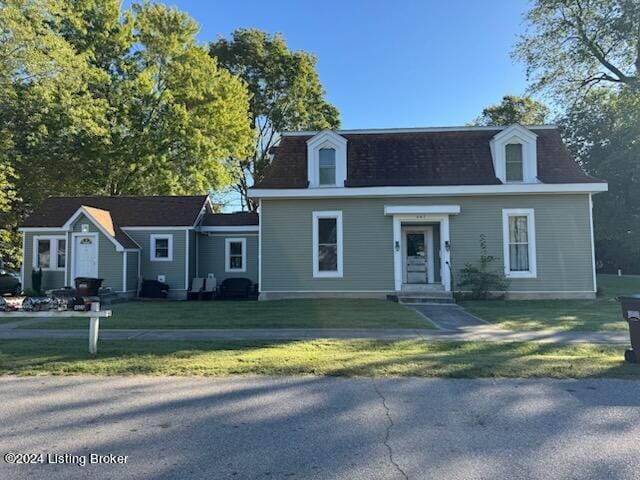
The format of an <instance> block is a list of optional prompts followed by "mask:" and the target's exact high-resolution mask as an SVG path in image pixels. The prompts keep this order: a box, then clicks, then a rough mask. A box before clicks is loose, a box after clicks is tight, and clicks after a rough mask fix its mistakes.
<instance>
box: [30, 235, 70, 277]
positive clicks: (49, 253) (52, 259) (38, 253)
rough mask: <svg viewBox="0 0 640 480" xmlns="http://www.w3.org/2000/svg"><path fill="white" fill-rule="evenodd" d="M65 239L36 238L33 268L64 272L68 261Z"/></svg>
mask: <svg viewBox="0 0 640 480" xmlns="http://www.w3.org/2000/svg"><path fill="white" fill-rule="evenodd" d="M66 250H67V240H66V239H65V238H64V237H34V257H33V268H41V269H43V270H64V268H65V266H66V260H67V252H66Z"/></svg>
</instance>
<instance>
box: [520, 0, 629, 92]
mask: <svg viewBox="0 0 640 480" xmlns="http://www.w3.org/2000/svg"><path fill="white" fill-rule="evenodd" d="M526 20H527V21H528V23H529V29H528V31H527V33H526V34H525V35H523V36H522V38H521V39H520V42H519V43H518V45H517V47H516V50H515V52H514V54H515V56H516V58H518V59H520V60H523V61H524V62H525V63H526V65H527V74H528V76H529V78H530V79H531V80H532V81H533V85H532V87H533V89H534V90H537V91H540V90H545V91H549V92H551V93H554V94H556V95H557V96H558V97H559V99H560V101H561V102H563V103H564V102H566V100H567V99H573V98H574V97H575V96H576V95H580V94H584V93H585V92H586V91H587V90H588V89H589V88H591V87H593V86H597V85H607V86H616V85H617V86H621V85H624V86H627V87H629V88H633V89H634V90H636V91H639V90H640V77H639V75H640V2H638V0H536V1H535V2H534V6H533V8H532V9H531V10H530V11H529V12H528V14H527V15H526Z"/></svg>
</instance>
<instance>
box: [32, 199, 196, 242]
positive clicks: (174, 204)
mask: <svg viewBox="0 0 640 480" xmlns="http://www.w3.org/2000/svg"><path fill="white" fill-rule="evenodd" d="M206 200H207V196H206V195H193V196H146V197H143V196H138V197H49V198H47V199H46V200H45V201H44V202H43V203H42V205H41V206H40V207H39V208H38V209H36V211H34V212H33V214H32V215H30V216H29V217H28V218H27V219H26V220H25V221H24V222H23V224H22V227H27V228H29V227H31V228H33V227H48V228H51V227H62V226H63V225H64V224H65V223H66V222H67V220H69V218H70V217H71V216H72V215H73V214H74V213H75V212H76V211H77V210H78V209H79V208H80V207H85V209H86V208H89V209H92V210H90V211H91V212H94V213H96V215H95V216H94V215H93V213H92V217H93V218H94V219H95V220H96V221H98V222H100V223H101V224H102V222H105V223H108V222H109V220H108V219H107V217H106V215H105V213H104V212H106V213H108V214H109V216H110V219H111V223H112V226H113V230H114V233H115V234H117V233H118V230H119V229H121V228H126V227H192V226H193V225H194V223H195V222H196V220H197V219H198V216H199V214H200V212H201V210H202V207H203V206H204V204H205V202H206ZM103 226H104V225H103Z"/></svg>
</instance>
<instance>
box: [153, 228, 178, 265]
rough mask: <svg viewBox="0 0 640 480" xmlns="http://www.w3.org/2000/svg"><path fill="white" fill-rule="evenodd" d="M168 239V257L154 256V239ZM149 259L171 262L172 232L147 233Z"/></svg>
mask: <svg viewBox="0 0 640 480" xmlns="http://www.w3.org/2000/svg"><path fill="white" fill-rule="evenodd" d="M164 239H167V240H168V250H169V251H168V257H167V258H158V257H156V243H155V242H156V240H164ZM149 261H151V262H172V261H173V234H172V233H156V234H152V235H149Z"/></svg>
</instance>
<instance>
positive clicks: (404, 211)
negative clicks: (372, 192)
mask: <svg viewBox="0 0 640 480" xmlns="http://www.w3.org/2000/svg"><path fill="white" fill-rule="evenodd" d="M459 213H460V205H405V206H402V205H401V206H396V205H394V206H389V205H385V206H384V214H385V215H429V214H447V215H457V214H459Z"/></svg>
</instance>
